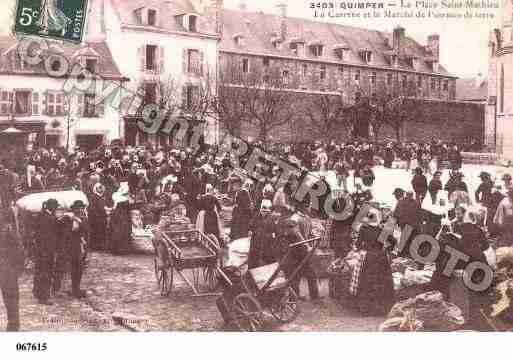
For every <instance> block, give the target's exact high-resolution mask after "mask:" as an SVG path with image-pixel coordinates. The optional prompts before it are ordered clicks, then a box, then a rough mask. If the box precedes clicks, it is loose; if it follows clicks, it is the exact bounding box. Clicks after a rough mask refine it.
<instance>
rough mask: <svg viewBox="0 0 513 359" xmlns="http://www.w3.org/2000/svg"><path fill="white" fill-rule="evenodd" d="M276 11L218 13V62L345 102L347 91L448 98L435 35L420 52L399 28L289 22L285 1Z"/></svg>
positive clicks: (450, 92) (450, 90)
mask: <svg viewBox="0 0 513 359" xmlns="http://www.w3.org/2000/svg"><path fill="white" fill-rule="evenodd" d="M278 7H279V9H280V12H281V16H276V15H268V14H264V13H261V12H249V11H246V10H244V9H242V10H228V9H223V11H222V39H221V42H220V44H219V52H220V57H221V61H222V62H224V63H226V62H229V63H230V64H231V63H238V64H239V67H240V69H241V71H242V72H246V73H247V72H251V71H255V70H256V71H265V68H279V69H281V74H282V76H284V77H287V78H288V81H287V82H288V84H289V86H288V87H289V88H291V89H295V90H303V91H314V92H315V91H318V92H335V93H342V94H343V95H344V96H345V97H347V99H348V100H349V99H352V98H353V97H354V91H360V92H362V94H368V95H369V96H370V95H371V94H372V93H373V92H376V91H381V90H382V89H384V90H385V91H386V90H387V89H389V90H392V89H393V88H402V89H403V90H404V93H405V94H406V93H410V94H412V95H413V94H414V95H415V96H417V97H419V98H428V99H440V100H454V99H455V91H456V89H455V80H456V77H455V76H453V75H451V74H450V73H448V72H447V71H446V70H445V68H444V67H443V66H442V65H441V64H440V63H439V55H440V46H439V45H440V38H439V35H436V34H434V35H431V36H429V37H428V39H427V43H426V45H425V46H422V45H420V44H418V43H417V42H416V41H414V40H413V39H411V38H409V37H407V36H406V33H405V29H404V28H401V27H397V28H395V29H394V31H393V33H392V34H390V33H384V32H380V31H375V30H368V29H362V28H356V27H350V26H344V25H338V24H331V23H324V22H314V21H310V20H306V19H297V18H290V17H288V16H287V5H286V4H284V3H281V4H278ZM411 83H414V84H415V86H414V87H415V88H414V89H413V91H412V88H411V86H409V84H411ZM412 92H413V93H412Z"/></svg>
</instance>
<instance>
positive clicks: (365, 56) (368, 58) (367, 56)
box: [360, 50, 372, 63]
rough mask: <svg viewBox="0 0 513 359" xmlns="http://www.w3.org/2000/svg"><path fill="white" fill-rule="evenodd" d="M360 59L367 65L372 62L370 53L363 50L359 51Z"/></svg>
mask: <svg viewBox="0 0 513 359" xmlns="http://www.w3.org/2000/svg"><path fill="white" fill-rule="evenodd" d="M360 57H361V58H362V60H363V61H364V62H366V63H369V62H371V61H372V51H368V50H364V51H360Z"/></svg>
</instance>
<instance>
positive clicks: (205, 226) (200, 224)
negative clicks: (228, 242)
mask: <svg viewBox="0 0 513 359" xmlns="http://www.w3.org/2000/svg"><path fill="white" fill-rule="evenodd" d="M198 209H199V213H198V217H197V219H196V228H197V229H198V230H200V231H201V232H203V233H205V234H207V235H208V234H213V235H214V236H216V238H217V239H218V240H221V236H222V234H223V230H222V227H221V219H220V218H219V211H221V204H220V203H219V200H218V199H217V197H216V196H214V187H213V186H212V185H211V184H210V183H207V184H206V186H205V194H203V195H199V196H198Z"/></svg>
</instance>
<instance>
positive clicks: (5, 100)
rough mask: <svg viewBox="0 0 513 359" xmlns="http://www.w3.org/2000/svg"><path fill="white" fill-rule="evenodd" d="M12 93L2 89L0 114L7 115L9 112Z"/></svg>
mask: <svg viewBox="0 0 513 359" xmlns="http://www.w3.org/2000/svg"><path fill="white" fill-rule="evenodd" d="M12 98H13V93H12V92H8V91H2V92H1V94H0V114H1V115H8V114H10V113H11V104H12Z"/></svg>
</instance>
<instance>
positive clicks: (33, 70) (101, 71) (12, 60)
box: [0, 36, 126, 80]
mask: <svg viewBox="0 0 513 359" xmlns="http://www.w3.org/2000/svg"><path fill="white" fill-rule="evenodd" d="M49 43H50V44H51V45H50V48H51V49H53V51H55V52H56V53H60V54H62V55H63V56H64V57H65V58H67V59H68V60H69V62H70V65H71V67H70V68H72V67H73V65H74V64H75V63H77V62H78V57H77V55H80V54H82V55H86V56H95V55H96V56H97V58H98V65H97V74H98V75H99V76H101V77H102V78H105V79H113V80H126V79H125V78H124V77H123V75H122V74H121V72H120V71H119V68H118V66H117V65H116V62H115V61H114V58H113V57H112V54H111V52H110V50H109V48H108V46H107V44H106V43H105V42H91V43H87V44H84V45H75V44H72V43H63V42H52V41H49ZM16 44H17V40H16V38H14V37H12V36H0V55H1V56H0V74H16V73H19V74H23V75H47V73H46V71H45V69H44V67H43V66H41V65H38V66H24V68H23V69H22V68H21V61H20V57H19V56H18V54H17V50H16ZM70 71H71V70H70Z"/></svg>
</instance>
